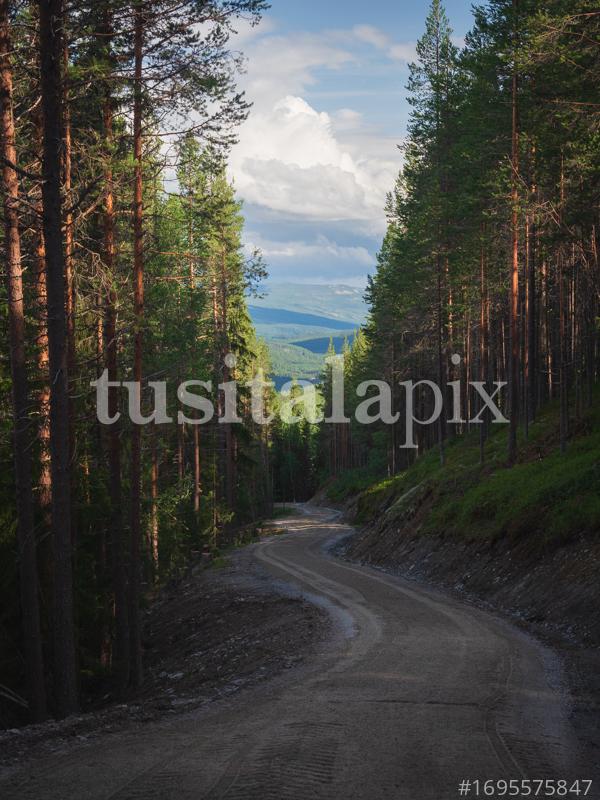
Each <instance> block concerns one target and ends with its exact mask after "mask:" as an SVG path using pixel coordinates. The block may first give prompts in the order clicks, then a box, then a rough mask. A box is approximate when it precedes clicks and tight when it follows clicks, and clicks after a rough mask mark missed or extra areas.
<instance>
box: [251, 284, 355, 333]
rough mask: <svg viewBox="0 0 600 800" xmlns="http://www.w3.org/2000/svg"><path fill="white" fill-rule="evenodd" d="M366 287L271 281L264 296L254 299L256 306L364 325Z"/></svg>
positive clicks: (353, 324) (266, 286) (252, 301)
mask: <svg viewBox="0 0 600 800" xmlns="http://www.w3.org/2000/svg"><path fill="white" fill-rule="evenodd" d="M363 295H364V289H359V288H357V287H356V286H345V285H343V284H323V285H321V284H310V283H267V284H266V285H265V287H264V297H263V298H261V299H256V298H252V300H251V303H252V305H253V306H254V307H261V308H279V309H286V310H287V311H297V312H299V313H301V314H314V315H315V316H318V317H327V318H329V319H336V320H342V321H347V320H350V322H351V325H350V327H351V328H352V327H354V326H357V325H360V324H362V323H363V322H364V321H365V319H366V317H367V312H368V309H367V305H366V303H365V301H364V296H363Z"/></svg>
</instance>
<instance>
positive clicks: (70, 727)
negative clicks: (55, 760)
mask: <svg viewBox="0 0 600 800" xmlns="http://www.w3.org/2000/svg"><path fill="white" fill-rule="evenodd" d="M251 550H252V548H248V549H247V550H240V551H237V552H236V553H234V554H233V555H232V556H231V558H230V559H229V560H228V562H227V564H226V565H225V566H224V567H221V568H218V569H217V568H214V569H208V570H206V569H196V570H195V571H194V572H193V573H192V575H191V576H190V577H188V578H187V579H185V580H184V581H182V582H180V583H178V584H176V585H173V586H171V587H169V588H168V589H165V590H164V591H163V592H162V593H161V594H160V596H159V597H158V599H157V600H156V602H155V603H153V605H152V606H151V607H150V608H149V609H148V611H147V612H146V614H145V621H144V638H143V644H144V663H145V681H144V686H143V688H142V690H141V692H140V693H139V694H137V695H136V696H135V697H131V698H128V699H127V700H125V701H118V700H117V699H116V698H114V697H113V696H112V695H111V693H110V689H109V688H108V687H107V691H106V693H105V694H103V695H102V696H96V697H93V698H92V697H88V698H87V702H86V709H85V710H86V713H82V714H79V715H76V716H73V717H70V718H68V719H66V720H62V721H60V722H55V721H50V722H47V723H44V724H41V725H31V726H28V727H25V728H20V729H13V730H8V731H2V732H1V733H0V773H2V772H6V771H10V770H11V768H14V767H16V766H17V765H18V764H19V763H21V762H23V761H25V760H29V759H32V758H37V757H41V756H44V755H48V754H50V753H58V752H62V751H65V750H67V749H68V748H69V747H70V746H72V745H81V744H82V743H85V742H86V741H88V740H89V741H93V740H94V739H96V738H97V737H99V736H100V735H101V734H105V733H109V732H110V733H115V732H119V731H130V730H135V729H136V728H140V727H141V726H143V725H145V724H146V723H148V722H150V721H153V720H158V719H161V718H164V717H171V716H174V715H176V714H182V713H184V712H189V711H192V710H194V709H197V708H199V707H201V706H205V705H208V704H211V703H212V702H214V701H215V700H218V699H220V698H223V697H228V696H231V695H233V694H235V693H237V692H239V691H240V690H242V689H243V688H245V687H248V686H253V685H256V684H257V683H260V682H262V681H265V680H268V679H270V678H272V677H273V676H275V675H277V674H279V673H281V672H283V671H284V670H288V669H291V668H293V667H294V666H296V665H297V664H300V663H301V662H302V661H303V660H304V659H305V658H310V656H311V653H312V651H313V647H314V646H316V644H317V643H318V641H319V640H320V639H321V637H322V636H323V635H324V633H325V631H326V625H327V621H326V616H325V614H324V613H323V612H321V611H320V610H319V609H317V608H316V607H315V606H313V605H311V604H309V603H307V602H305V601H303V600H302V599H300V598H298V597H295V596H292V595H291V594H290V595H288V594H286V590H285V587H284V586H277V585H276V584H274V582H273V581H272V579H268V577H267V576H266V575H265V574H264V573H263V572H261V570H260V568H259V567H258V566H257V565H256V564H255V563H254V561H253V559H252V557H251Z"/></svg>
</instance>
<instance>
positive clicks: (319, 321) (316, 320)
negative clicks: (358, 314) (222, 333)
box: [248, 305, 354, 331]
mask: <svg viewBox="0 0 600 800" xmlns="http://www.w3.org/2000/svg"><path fill="white" fill-rule="evenodd" d="M248 310H249V311H250V316H251V317H252V319H253V321H254V324H255V325H293V326H298V325H306V326H317V327H319V328H327V329H329V330H332V331H345V330H347V329H348V328H350V329H351V328H352V327H354V323H353V322H349V321H348V320H340V319H333V318H331V317H320V316H317V315H316V314H307V313H304V312H302V311H289V310H288V309H286V308H266V307H265V306H255V305H251V306H248Z"/></svg>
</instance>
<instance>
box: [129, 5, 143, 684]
mask: <svg viewBox="0 0 600 800" xmlns="http://www.w3.org/2000/svg"><path fill="white" fill-rule="evenodd" d="M134 17H135V20H134V61H135V64H134V70H135V73H134V100H133V157H134V160H135V173H134V196H133V236H134V245H133V247H134V250H133V291H134V300H133V312H134V317H135V334H134V343H133V348H134V355H133V380H134V381H135V382H136V384H137V386H138V387H139V392H140V402H141V386H142V352H143V350H142V348H143V339H142V325H143V323H144V206H143V202H144V201H143V163H142V158H143V151H142V60H143V44H144V8H143V4H142V3H141V2H137V3H136V5H135V9H134ZM141 495H142V429H141V427H140V426H139V425H135V424H134V425H133V426H132V432H131V542H130V575H129V600H130V611H129V634H130V660H131V671H130V682H131V684H132V686H133V687H138V686H139V685H140V684H141V682H142V644H141V629H140V591H141V587H140V581H141V542H142V519H141V516H142V511H141Z"/></svg>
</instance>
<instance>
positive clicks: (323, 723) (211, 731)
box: [0, 506, 598, 800]
mask: <svg viewBox="0 0 600 800" xmlns="http://www.w3.org/2000/svg"><path fill="white" fill-rule="evenodd" d="M278 525H281V526H283V527H285V528H287V529H288V530H289V533H288V534H284V535H281V536H278V537H273V538H267V539H265V540H263V541H261V542H260V543H259V544H257V545H253V546H252V551H251V556H252V558H253V559H254V560H255V561H256V562H258V563H259V564H260V566H261V568H262V569H264V570H266V571H267V572H268V573H269V574H270V575H272V576H273V579H274V581H275V582H282V583H285V584H288V585H289V584H291V585H293V586H295V587H297V588H300V590H301V591H302V592H303V593H304V594H305V595H306V596H307V597H309V598H310V599H311V600H313V601H314V602H316V603H318V604H319V605H321V606H322V607H324V608H325V609H326V610H327V611H328V612H329V613H330V614H331V616H332V619H333V623H334V624H333V626H332V631H333V633H332V635H331V636H330V637H328V638H327V640H326V641H325V642H324V643H323V644H322V645H321V646H320V648H319V650H318V652H317V654H316V656H315V657H314V658H313V659H311V660H310V663H307V664H305V665H304V666H302V667H300V668H295V669H292V670H289V671H287V672H286V673H285V674H284V675H282V676H280V677H278V678H275V679H273V680H272V681H269V682H267V683H265V684H263V685H260V686H257V687H255V688H252V689H248V690H246V691H244V692H242V693H240V694H239V695H237V696H236V697H234V698H231V699H228V700H222V701H219V702H218V703H215V704H214V705H212V706H211V707H210V708H208V709H204V710H201V711H197V712H193V713H191V714H188V715H185V716H179V717H177V718H175V719H173V720H170V721H167V722H159V723H149V724H148V725H147V726H146V727H145V728H143V729H142V731H139V732H136V733H135V735H132V734H114V735H107V736H106V737H103V738H101V739H99V740H96V741H95V742H94V743H93V745H91V746H87V747H81V748H79V749H75V750H73V751H71V752H68V753H66V754H63V755H57V756H54V757H52V758H48V759H46V760H44V761H41V762H36V763H35V764H34V765H32V766H31V767H30V768H29V769H24V770H23V771H21V772H20V773H19V774H18V775H16V776H13V777H12V778H11V780H10V781H9V782H8V783H5V785H4V786H2V785H1V784H0V796H1V797H2V798H3V799H4V800H9V798H18V800H29V798H35V800H42V798H44V800H70V799H71V798H73V800H159V799H164V800H167V799H168V800H188V799H189V800H192V798H193V800H217V799H219V800H221V799H223V800H224V799H225V798H227V800H234V799H235V800H271V799H272V800H288V799H289V800H316V799H317V798H327V800H379V799H380V798H381V800H384V798H385V800H428V799H429V798H431V800H445V798H456V797H458V796H459V794H458V785H459V782H460V781H461V780H462V779H476V778H479V779H481V780H484V779H502V778H505V779H519V780H520V779H522V778H531V779H536V778H537V779H540V778H545V779H546V778H548V779H567V780H571V779H575V778H592V777H596V776H594V775H593V774H592V772H591V770H592V765H591V764H590V763H589V759H588V757H587V756H586V754H585V753H584V752H583V751H582V750H581V748H580V746H579V743H578V741H577V739H576V737H575V734H574V732H573V730H572V729H571V726H570V722H569V712H570V698H569V693H568V690H567V689H566V688H565V687H564V686H563V685H562V678H561V670H560V665H559V663H558V660H557V658H556V657H555V656H554V655H553V653H552V652H551V651H550V650H548V649H546V648H545V647H544V646H542V645H541V644H539V643H538V642H536V641H535V640H533V639H532V638H530V637H529V636H527V635H526V634H525V633H523V632H522V631H520V630H519V629H517V628H515V627H513V626H511V625H510V624H508V623H506V622H504V621H503V620H501V619H499V618H497V617H495V616H494V615H492V614H489V613H487V612H486V611H483V610H481V609H479V608H477V607H475V606H471V605H467V604H464V603H460V602H458V601H457V600H454V599H452V598H449V597H448V596H447V595H445V594H443V593H438V592H436V591H434V590H432V589H428V588H424V587H422V586H420V585H418V584H415V583H411V582H408V581H406V580H404V579H401V578H397V577H394V576H390V575H386V574H385V573H382V572H379V571H377V570H373V569H370V568H367V567H361V566H357V565H354V564H350V563H347V562H344V561H341V560H339V559H337V558H335V557H334V556H332V555H330V554H329V552H328V549H327V544H328V543H330V542H331V540H332V539H335V538H336V537H340V536H343V535H344V534H346V533H347V532H348V531H349V528H348V527H347V526H345V525H344V524H342V523H340V522H339V521H338V518H337V515H336V513H335V512H332V511H329V510H327V509H322V508H311V507H310V506H303V507H299V508H298V509H297V512H294V515H293V516H291V517H290V518H289V519H286V520H285V521H282V520H278ZM594 789H598V784H596V786H595V787H594ZM596 796H598V795H596V794H595V793H594V790H592V792H591V793H590V794H589V795H588V797H596Z"/></svg>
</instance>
